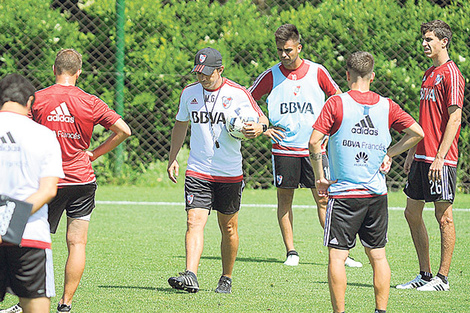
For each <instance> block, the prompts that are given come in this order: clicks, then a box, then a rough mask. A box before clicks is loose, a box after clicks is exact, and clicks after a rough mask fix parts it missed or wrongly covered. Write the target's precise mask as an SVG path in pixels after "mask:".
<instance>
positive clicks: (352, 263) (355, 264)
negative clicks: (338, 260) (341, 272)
mask: <svg viewBox="0 0 470 313" xmlns="http://www.w3.org/2000/svg"><path fill="white" fill-rule="evenodd" d="M344 265H346V266H347V267H362V263H361V262H358V261H355V260H354V259H353V258H351V257H349V256H348V257H347V258H346V261H345V262H344Z"/></svg>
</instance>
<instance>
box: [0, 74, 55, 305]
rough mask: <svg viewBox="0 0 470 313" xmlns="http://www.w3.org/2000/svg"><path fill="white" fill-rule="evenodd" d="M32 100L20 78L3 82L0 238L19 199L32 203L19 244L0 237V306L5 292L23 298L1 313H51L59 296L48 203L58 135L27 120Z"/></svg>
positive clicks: (52, 191) (0, 102)
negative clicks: (53, 303) (54, 297)
mask: <svg viewBox="0 0 470 313" xmlns="http://www.w3.org/2000/svg"><path fill="white" fill-rule="evenodd" d="M34 97H35V88H34V86H33V85H32V84H31V83H30V82H29V80H27V79H26V78H24V77H23V76H21V75H18V74H10V75H7V76H6V77H4V78H3V79H2V80H1V81H0V195H2V196H5V197H2V198H0V236H4V235H5V234H6V231H7V229H5V228H6V227H5V222H6V221H8V223H7V224H6V225H8V224H10V220H11V218H12V216H13V212H12V210H15V208H16V209H17V208H18V207H17V204H16V203H17V202H16V200H20V201H22V202H28V203H30V204H32V210H31V216H30V217H29V219H28V221H27V223H26V227H25V229H24V232H23V235H22V238H21V245H20V246H18V245H14V244H12V243H8V242H2V240H1V237H0V302H1V301H3V299H4V297H5V292H6V291H7V290H8V292H10V293H13V294H15V295H17V296H18V297H19V303H18V304H17V305H15V306H13V307H11V308H9V309H6V310H1V311H0V312H25V313H49V311H50V298H51V297H53V296H55V287H54V269H53V265H52V251H51V236H50V233H49V223H48V222H47V210H48V205H47V203H48V202H49V201H50V200H51V199H52V198H53V197H54V196H55V195H56V192H57V182H58V181H59V178H61V177H64V173H63V171H62V160H61V157H60V154H61V151H60V146H59V143H58V142H57V139H56V138H55V136H54V134H53V133H52V132H51V131H50V130H49V129H47V128H46V127H44V126H41V125H39V124H37V123H35V122H33V121H31V120H30V119H29V118H28V117H27V114H28V111H29V109H30V108H31V105H32V104H33V102H34ZM11 198H13V199H15V200H10V199H11ZM6 238H8V237H6ZM6 238H4V239H6Z"/></svg>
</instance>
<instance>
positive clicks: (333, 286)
mask: <svg viewBox="0 0 470 313" xmlns="http://www.w3.org/2000/svg"><path fill="white" fill-rule="evenodd" d="M328 249H329V260H328V286H329V287H330V299H331V305H332V306H333V312H335V313H338V312H344V307H345V304H344V303H345V301H344V298H345V294H346V285H347V279H346V268H345V267H344V262H345V261H346V258H347V257H348V254H349V251H348V250H339V249H334V248H328Z"/></svg>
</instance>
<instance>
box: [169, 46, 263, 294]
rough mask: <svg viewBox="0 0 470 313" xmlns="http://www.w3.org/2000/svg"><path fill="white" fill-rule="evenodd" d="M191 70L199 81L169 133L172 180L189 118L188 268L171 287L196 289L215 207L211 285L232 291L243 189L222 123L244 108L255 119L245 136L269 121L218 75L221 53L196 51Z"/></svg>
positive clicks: (238, 161)
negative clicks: (215, 265) (217, 253)
mask: <svg viewBox="0 0 470 313" xmlns="http://www.w3.org/2000/svg"><path fill="white" fill-rule="evenodd" d="M194 65H195V66H194V68H193V70H192V71H193V72H196V74H197V80H198V82H196V83H193V84H190V85H188V86H186V87H185V88H184V89H183V91H182V93H181V96H180V103H179V110H178V114H177V115H176V122H175V125H174V127H173V131H172V135H171V148H170V156H169V162H168V176H169V178H170V179H171V180H172V181H173V182H175V183H176V180H177V176H178V174H179V164H178V162H177V160H176V157H177V155H178V152H179V150H180V149H181V147H182V145H183V142H184V139H185V137H186V133H187V129H188V125H189V122H190V121H191V140H190V153H189V159H188V167H187V170H186V178H185V200H186V201H185V202H186V212H187V230H186V242H185V244H186V270H185V271H184V272H183V273H180V276H177V277H170V278H169V279H168V283H169V284H170V285H171V287H173V288H175V289H180V290H185V291H187V292H197V291H198V290H199V284H198V281H197V276H196V275H197V270H198V266H199V261H200V258H201V254H202V249H203V242H204V227H205V225H206V222H207V218H208V216H209V214H210V212H211V210H212V209H214V210H216V211H217V218H218V222H219V228H220V231H221V233H222V243H221V254H222V276H221V278H220V280H219V283H218V286H217V288H216V289H215V291H216V292H218V293H231V290H232V270H233V266H234V263H235V258H236V256H237V250H238V211H239V209H240V203H241V193H242V190H243V185H244V184H243V172H242V155H241V152H240V148H241V143H240V141H239V140H237V139H235V138H233V137H231V136H230V135H229V133H228V132H227V130H226V129H225V127H224V124H225V118H226V117H228V116H229V115H233V114H235V113H236V112H240V111H243V112H247V113H248V114H249V115H250V116H256V117H258V121H259V122H249V123H246V124H245V126H244V133H245V136H246V137H247V138H255V137H257V136H259V135H260V134H262V133H263V130H266V128H267V124H268V119H267V118H266V117H265V116H264V115H263V113H262V111H261V109H260V108H259V107H258V105H257V104H256V102H255V101H254V99H253V98H252V97H251V95H250V93H249V92H248V91H247V90H246V89H245V88H244V87H241V86H240V85H238V84H236V83H235V82H233V81H231V80H229V79H227V78H224V77H222V72H223V70H224V66H223V65H222V56H221V54H220V53H219V51H217V50H215V49H213V48H204V49H202V50H200V51H199V52H198V53H197V54H196V57H195V60H194Z"/></svg>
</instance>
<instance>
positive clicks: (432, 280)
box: [397, 20, 465, 291]
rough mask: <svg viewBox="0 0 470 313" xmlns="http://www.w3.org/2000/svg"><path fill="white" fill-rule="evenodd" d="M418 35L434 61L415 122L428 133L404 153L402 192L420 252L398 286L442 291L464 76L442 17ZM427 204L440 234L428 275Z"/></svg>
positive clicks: (451, 230) (451, 234) (450, 245)
mask: <svg viewBox="0 0 470 313" xmlns="http://www.w3.org/2000/svg"><path fill="white" fill-rule="evenodd" d="M421 35H422V39H423V41H422V47H423V50H424V54H425V55H426V56H427V57H429V58H430V59H431V60H432V61H433V65H432V66H431V67H430V68H428V69H427V71H426V72H425V73H424V78H423V80H422V84H421V92H420V95H421V97H420V102H419V123H420V125H421V127H423V129H424V131H425V133H426V137H424V140H423V141H421V142H420V143H419V144H418V145H417V146H416V148H415V149H411V150H410V151H409V152H408V156H407V158H406V161H405V172H407V173H408V182H407V184H406V187H405V190H404V191H405V194H406V195H407V196H408V199H407V202H406V209H405V217H406V220H407V222H408V226H409V227H410V232H411V237H412V238H413V243H414V246H415V249H416V253H417V255H418V262H419V274H418V275H417V276H416V277H415V278H414V279H412V280H411V281H409V282H407V283H404V284H401V285H398V286H397V288H398V289H414V288H417V290H419V291H446V290H449V288H450V286H449V281H448V279H447V276H448V275H449V270H450V263H451V261H452V253H453V252H454V246H455V226H454V219H453V215H452V203H453V201H454V198H455V188H456V182H457V161H458V140H459V134H460V123H461V119H462V107H463V99H464V86H465V80H464V78H463V76H462V73H460V70H459V69H458V67H457V65H456V64H455V63H454V62H453V61H452V60H450V58H449V53H448V48H449V45H450V42H451V39H452V31H451V29H450V27H449V25H447V24H446V23H445V22H443V21H440V20H435V21H431V22H428V23H423V24H422V25H421ZM425 202H434V209H435V216H436V220H437V222H438V223H439V230H440V233H441V249H440V250H441V260H440V264H439V270H438V272H437V275H436V276H435V277H433V276H432V274H431V262H430V256H429V237H428V233H427V229H426V225H425V224H424V220H423V208H424V204H425Z"/></svg>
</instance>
